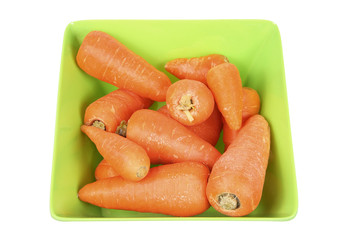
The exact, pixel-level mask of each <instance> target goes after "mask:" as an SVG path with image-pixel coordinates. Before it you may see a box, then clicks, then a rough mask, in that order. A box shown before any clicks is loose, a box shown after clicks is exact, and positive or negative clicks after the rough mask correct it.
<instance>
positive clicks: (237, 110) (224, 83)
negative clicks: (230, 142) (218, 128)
mask: <svg viewBox="0 0 360 240" xmlns="http://www.w3.org/2000/svg"><path fill="white" fill-rule="evenodd" d="M207 83H208V86H209V88H210V89H211V91H212V93H213V95H214V98H215V102H216V104H217V105H218V107H219V110H220V112H221V114H222V115H223V117H224V118H225V121H226V123H227V124H228V125H229V127H230V128H231V129H233V130H238V129H240V127H241V123H242V108H243V93H242V84H241V78H240V74H239V71H238V69H237V68H236V66H235V65H234V64H231V63H223V64H220V65H218V66H216V67H213V68H212V69H210V70H209V72H208V74H207Z"/></svg>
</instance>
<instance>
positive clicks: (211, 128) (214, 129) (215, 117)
mask: <svg viewBox="0 0 360 240" xmlns="http://www.w3.org/2000/svg"><path fill="white" fill-rule="evenodd" d="M158 112H159V113H162V114H164V115H165V116H167V117H169V118H171V115H170V113H169V110H168V108H167V106H166V105H164V106H162V107H161V108H159V109H158ZM222 125H223V124H222V121H221V113H220V112H219V110H218V108H217V106H214V111H213V113H212V114H211V115H210V117H209V118H208V119H207V120H206V121H204V122H202V123H200V124H198V125H194V126H185V127H186V128H187V129H189V130H191V131H192V132H194V133H195V134H196V135H198V136H199V137H201V138H202V139H204V140H205V141H207V142H208V143H210V144H211V145H213V146H215V145H216V143H217V142H218V140H219V136H220V132H221V129H222Z"/></svg>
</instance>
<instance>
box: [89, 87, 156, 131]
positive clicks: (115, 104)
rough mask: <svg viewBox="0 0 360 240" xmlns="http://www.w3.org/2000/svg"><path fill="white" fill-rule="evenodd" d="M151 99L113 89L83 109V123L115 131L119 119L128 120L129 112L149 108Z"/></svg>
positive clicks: (119, 121)
mask: <svg viewBox="0 0 360 240" xmlns="http://www.w3.org/2000/svg"><path fill="white" fill-rule="evenodd" d="M151 104H152V101H151V100H149V99H146V98H143V97H140V96H138V95H136V94H135V93H132V92H130V91H126V90H121V89H118V90H115V91H113V92H111V93H109V94H107V95H105V96H103V97H101V98H99V99H97V100H96V101H94V102H93V103H91V104H90V105H89V106H88V107H87V108H86V110H85V117H84V124H85V125H88V126H90V125H93V126H97V127H99V128H101V129H103V130H105V131H108V132H115V131H116V128H117V127H118V126H119V125H120V123H121V121H127V120H129V118H130V116H131V114H133V113H134V112H135V111H136V110H139V109H142V108H149V107H150V106H151Z"/></svg>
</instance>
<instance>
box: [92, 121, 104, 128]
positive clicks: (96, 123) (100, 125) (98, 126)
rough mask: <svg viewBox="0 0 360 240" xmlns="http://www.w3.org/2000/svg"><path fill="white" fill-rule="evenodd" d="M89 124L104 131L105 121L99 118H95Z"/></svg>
mask: <svg viewBox="0 0 360 240" xmlns="http://www.w3.org/2000/svg"><path fill="white" fill-rule="evenodd" d="M91 125H92V126H94V127H97V128H100V129H101V130H104V131H105V130H106V126H105V123H103V122H102V121H100V120H95V121H94V122H93V123H92V124H91Z"/></svg>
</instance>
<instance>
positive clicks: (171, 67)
mask: <svg viewBox="0 0 360 240" xmlns="http://www.w3.org/2000/svg"><path fill="white" fill-rule="evenodd" d="M226 62H229V60H228V59H227V58H226V57H225V56H223V55H220V54H211V55H207V56H202V57H194V58H190V59H188V58H177V59H174V60H171V61H169V62H167V63H166V65H165V70H166V71H168V72H169V73H171V74H172V75H174V76H175V77H177V78H179V79H193V80H197V81H200V82H202V83H204V84H205V85H206V84H207V83H206V74H207V72H208V71H209V70H210V69H211V68H212V67H215V66H216V65H219V64H222V63H226Z"/></svg>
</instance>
